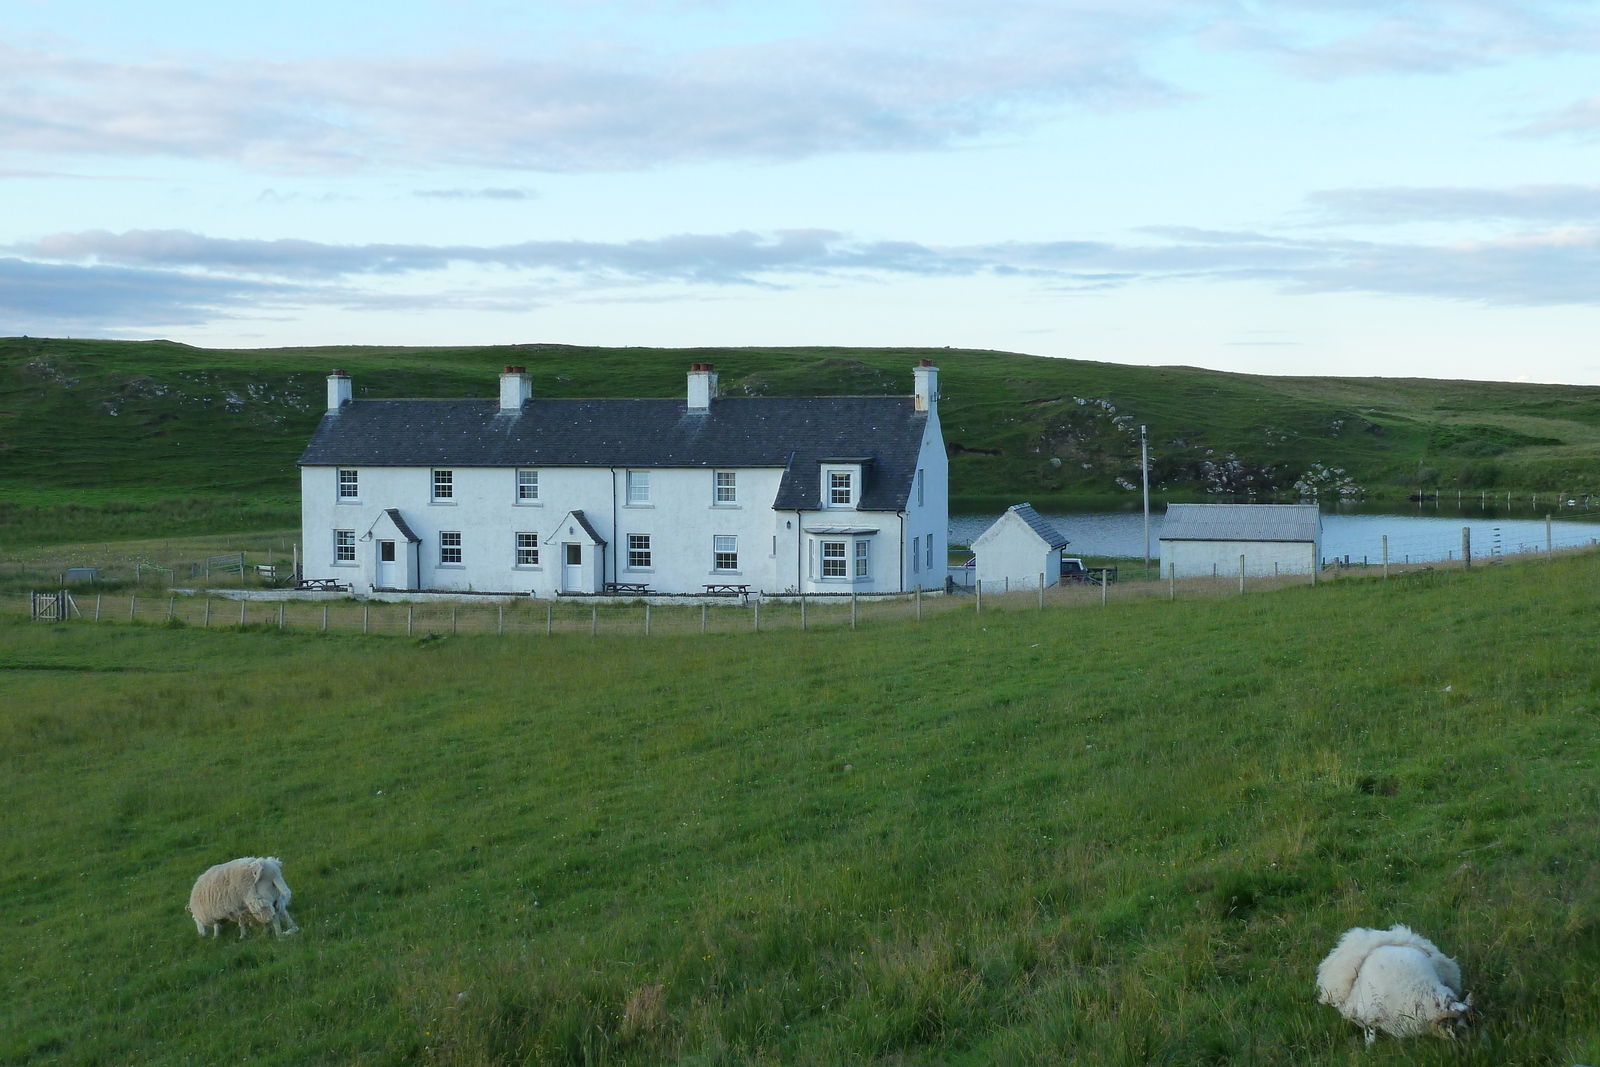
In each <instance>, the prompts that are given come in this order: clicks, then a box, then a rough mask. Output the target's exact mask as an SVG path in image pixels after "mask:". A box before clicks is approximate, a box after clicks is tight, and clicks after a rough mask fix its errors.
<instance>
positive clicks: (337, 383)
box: [328, 370, 350, 411]
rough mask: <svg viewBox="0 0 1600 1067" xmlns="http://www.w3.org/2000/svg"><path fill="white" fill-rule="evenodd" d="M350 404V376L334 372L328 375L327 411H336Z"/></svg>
mask: <svg viewBox="0 0 1600 1067" xmlns="http://www.w3.org/2000/svg"><path fill="white" fill-rule="evenodd" d="M348 403H350V375H348V374H346V373H345V372H344V371H342V370H336V371H334V372H333V373H332V374H330V375H328V410H329V411H338V410H339V409H340V408H342V407H344V406H345V405H346V404H348Z"/></svg>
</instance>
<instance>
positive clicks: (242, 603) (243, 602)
mask: <svg viewBox="0 0 1600 1067" xmlns="http://www.w3.org/2000/svg"><path fill="white" fill-rule="evenodd" d="M249 603H250V601H248V600H246V599H244V598H243V597H240V598H239V625H240V626H243V625H244V609H245V608H246V607H247V606H248V605H249ZM323 610H324V611H326V610H327V609H326V608H324V609H323Z"/></svg>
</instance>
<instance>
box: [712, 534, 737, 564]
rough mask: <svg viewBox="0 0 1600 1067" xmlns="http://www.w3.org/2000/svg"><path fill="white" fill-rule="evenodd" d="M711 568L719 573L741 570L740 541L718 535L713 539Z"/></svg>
mask: <svg viewBox="0 0 1600 1067" xmlns="http://www.w3.org/2000/svg"><path fill="white" fill-rule="evenodd" d="M711 557H712V559H711V567H712V569H713V570H719V571H736V570H738V569H739V539H738V538H737V537H728V536H725V535H723V534H718V535H716V536H715V537H713V538H712V539H711Z"/></svg>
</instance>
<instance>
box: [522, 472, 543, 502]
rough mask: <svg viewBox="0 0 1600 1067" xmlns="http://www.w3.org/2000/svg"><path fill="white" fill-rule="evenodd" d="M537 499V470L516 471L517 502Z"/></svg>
mask: <svg viewBox="0 0 1600 1067" xmlns="http://www.w3.org/2000/svg"><path fill="white" fill-rule="evenodd" d="M538 499H539V472H538V471H518V472H517V503H519V504H526V503H529V502H531V501H534V500H538Z"/></svg>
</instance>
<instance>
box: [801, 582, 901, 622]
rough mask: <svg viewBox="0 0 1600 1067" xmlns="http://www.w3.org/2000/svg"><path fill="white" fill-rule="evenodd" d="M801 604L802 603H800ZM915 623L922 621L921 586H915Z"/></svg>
mask: <svg viewBox="0 0 1600 1067" xmlns="http://www.w3.org/2000/svg"><path fill="white" fill-rule="evenodd" d="M801 603H802V604H803V603H804V601H801ZM917 621H918V622H921V621H922V586H920V585H919V586H917Z"/></svg>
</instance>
